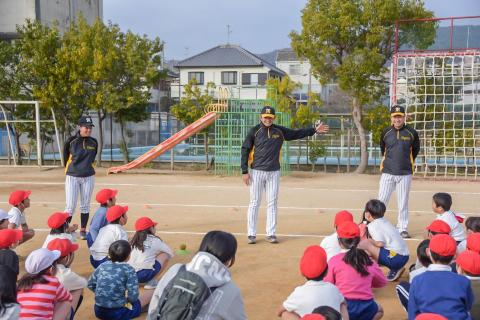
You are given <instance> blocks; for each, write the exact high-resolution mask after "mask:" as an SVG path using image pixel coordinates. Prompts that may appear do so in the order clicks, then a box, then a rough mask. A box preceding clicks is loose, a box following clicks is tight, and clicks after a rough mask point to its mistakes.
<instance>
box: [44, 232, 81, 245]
mask: <svg viewBox="0 0 480 320" xmlns="http://www.w3.org/2000/svg"><path fill="white" fill-rule="evenodd" d="M55 239H67V240H70V241H71V242H72V243H73V242H75V241H76V239H75V236H74V235H73V234H71V233H58V234H49V235H47V238H46V239H45V241H44V242H43V245H42V248H46V247H47V246H48V244H49V243H50V242H51V241H52V240H55Z"/></svg>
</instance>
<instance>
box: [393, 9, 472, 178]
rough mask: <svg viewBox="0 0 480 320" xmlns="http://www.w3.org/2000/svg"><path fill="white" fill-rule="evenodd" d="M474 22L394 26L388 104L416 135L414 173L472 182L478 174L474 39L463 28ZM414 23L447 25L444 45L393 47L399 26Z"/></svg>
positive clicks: (464, 19) (444, 20)
mask: <svg viewBox="0 0 480 320" xmlns="http://www.w3.org/2000/svg"><path fill="white" fill-rule="evenodd" d="M459 19H460V20H461V21H458V20H459ZM470 21H471V22H470ZM474 22H476V23H478V22H480V16H479V17H462V18H441V19H440V18H439V19H422V20H405V21H399V22H397V31H396V35H397V37H396V38H397V41H396V42H397V45H396V50H395V54H394V62H393V66H392V88H391V98H392V101H391V103H392V104H400V105H404V106H405V107H406V112H407V122H408V123H409V124H410V125H412V126H413V127H414V128H415V129H416V130H417V131H418V133H419V136H420V141H421V151H420V154H419V156H418V157H417V161H416V165H415V168H416V174H417V175H423V176H433V177H448V176H450V177H454V178H457V177H464V178H472V177H473V178H475V179H476V178H477V177H478V174H479V173H480V172H479V171H478V167H479V166H480V48H478V47H472V39H475V38H476V37H478V36H480V35H479V34H478V30H479V29H478V27H477V28H470V27H469V26H468V25H469V24H470V23H474ZM415 23H417V24H421V23H433V24H436V26H437V27H438V26H439V25H440V23H448V26H449V28H443V30H444V31H445V30H448V31H449V33H450V41H449V45H447V44H445V45H444V46H441V45H442V43H436V46H434V47H433V49H427V50H415V49H414V48H403V47H400V48H399V47H398V37H399V36H402V28H403V27H412V25H413V24H415ZM465 24H467V26H465ZM462 25H463V26H462ZM454 26H455V28H454ZM470 29H472V30H470ZM437 30H439V29H437ZM437 32H439V31H437ZM475 32H476V34H475ZM462 33H464V34H463V35H462V36H461V34H462ZM469 39H470V41H469ZM465 40H466V41H465ZM474 45H475V44H474ZM439 46H440V49H439V48H438V47H439Z"/></svg>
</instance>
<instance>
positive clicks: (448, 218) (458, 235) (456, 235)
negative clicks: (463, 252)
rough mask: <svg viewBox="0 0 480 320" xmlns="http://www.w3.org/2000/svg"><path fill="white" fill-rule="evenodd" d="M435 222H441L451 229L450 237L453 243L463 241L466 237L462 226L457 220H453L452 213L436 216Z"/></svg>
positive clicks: (453, 215) (447, 212) (446, 212)
mask: <svg viewBox="0 0 480 320" xmlns="http://www.w3.org/2000/svg"><path fill="white" fill-rule="evenodd" d="M437 220H442V221H444V222H446V223H447V224H448V225H449V226H450V229H452V231H450V235H451V236H452V237H453V239H455V241H463V240H465V238H466V237H467V235H466V232H465V229H464V228H463V226H462V224H461V223H460V222H458V220H457V218H455V214H454V213H453V212H452V211H445V212H444V213H442V214H437Z"/></svg>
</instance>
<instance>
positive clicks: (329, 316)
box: [312, 306, 342, 320]
mask: <svg viewBox="0 0 480 320" xmlns="http://www.w3.org/2000/svg"><path fill="white" fill-rule="evenodd" d="M312 313H314V314H321V315H322V316H324V317H325V319H326V320H342V314H341V313H340V312H338V311H337V310H335V309H333V308H332V307H329V306H321V307H317V308H315V309H313V311H312Z"/></svg>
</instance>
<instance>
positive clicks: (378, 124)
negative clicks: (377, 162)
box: [362, 105, 391, 144]
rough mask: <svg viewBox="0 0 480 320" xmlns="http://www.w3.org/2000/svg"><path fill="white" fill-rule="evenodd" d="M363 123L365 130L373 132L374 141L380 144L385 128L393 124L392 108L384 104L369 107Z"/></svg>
mask: <svg viewBox="0 0 480 320" xmlns="http://www.w3.org/2000/svg"><path fill="white" fill-rule="evenodd" d="M362 124H363V127H364V128H365V130H367V131H369V132H371V133H372V139H373V142H375V143H376V144H380V137H381V135H382V131H383V129H385V128H386V127H388V126H390V125H391V120H390V110H389V109H388V107H387V106H384V105H379V106H376V107H373V108H368V109H367V110H366V112H365V116H364V117H363V119H362Z"/></svg>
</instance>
